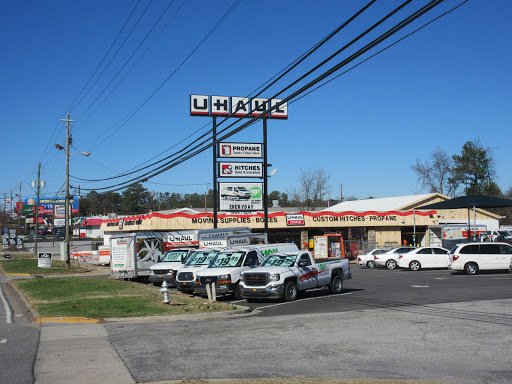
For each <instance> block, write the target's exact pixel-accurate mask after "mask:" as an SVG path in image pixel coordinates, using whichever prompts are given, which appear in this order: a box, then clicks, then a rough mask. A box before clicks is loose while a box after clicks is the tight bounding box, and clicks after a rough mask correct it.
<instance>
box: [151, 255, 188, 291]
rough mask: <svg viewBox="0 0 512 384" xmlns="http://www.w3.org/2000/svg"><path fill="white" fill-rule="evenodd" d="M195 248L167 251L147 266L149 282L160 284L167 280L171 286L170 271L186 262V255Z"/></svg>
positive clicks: (172, 283)
mask: <svg viewBox="0 0 512 384" xmlns="http://www.w3.org/2000/svg"><path fill="white" fill-rule="evenodd" d="M195 250H196V248H176V249H172V250H170V251H167V252H166V253H165V254H164V256H163V257H162V258H161V259H160V261H159V262H158V263H156V264H154V265H152V266H151V267H150V268H149V282H150V283H153V285H160V284H162V283H163V282H164V281H167V282H168V283H169V284H170V285H171V286H174V285H175V281H174V279H173V278H172V275H171V272H172V270H173V269H176V268H178V267H180V266H182V265H183V264H185V263H186V262H187V259H188V257H189V256H190V255H191V254H192V252H194V251H195Z"/></svg>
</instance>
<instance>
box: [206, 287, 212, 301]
mask: <svg viewBox="0 0 512 384" xmlns="http://www.w3.org/2000/svg"><path fill="white" fill-rule="evenodd" d="M206 294H207V295H208V301H209V302H210V303H211V302H212V292H211V291H210V284H206Z"/></svg>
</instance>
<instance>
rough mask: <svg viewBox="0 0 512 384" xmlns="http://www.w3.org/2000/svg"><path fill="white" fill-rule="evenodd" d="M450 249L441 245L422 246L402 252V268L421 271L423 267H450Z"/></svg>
mask: <svg viewBox="0 0 512 384" xmlns="http://www.w3.org/2000/svg"><path fill="white" fill-rule="evenodd" d="M449 252H450V251H449V250H448V249H445V248H441V247H420V248H416V249H414V250H412V251H411V252H407V253H405V254H401V255H400V256H399V258H398V266H399V267H400V268H409V269H410V270H412V271H419V270H420V269H422V268H448V265H449V264H450V258H449V256H448V253H449Z"/></svg>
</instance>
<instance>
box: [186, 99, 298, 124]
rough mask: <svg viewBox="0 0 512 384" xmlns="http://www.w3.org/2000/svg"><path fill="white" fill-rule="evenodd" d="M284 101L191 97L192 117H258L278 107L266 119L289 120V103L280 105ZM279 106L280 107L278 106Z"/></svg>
mask: <svg viewBox="0 0 512 384" xmlns="http://www.w3.org/2000/svg"><path fill="white" fill-rule="evenodd" d="M281 101H283V100H282V99H265V98H262V97H253V98H248V97H234V96H233V97H230V96H208V95H190V115H191V116H232V117H249V118H252V117H256V116H259V115H260V114H261V113H263V112H265V111H266V110H267V109H269V108H273V107H276V108H275V109H273V110H272V111H271V112H270V113H267V114H266V115H265V117H267V118H270V119H287V118H288V103H282V104H280V105H279V103H280V102H281ZM278 105H279V106H278Z"/></svg>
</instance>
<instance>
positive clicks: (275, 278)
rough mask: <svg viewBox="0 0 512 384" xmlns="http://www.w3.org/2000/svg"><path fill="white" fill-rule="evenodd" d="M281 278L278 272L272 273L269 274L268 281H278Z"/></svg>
mask: <svg viewBox="0 0 512 384" xmlns="http://www.w3.org/2000/svg"><path fill="white" fill-rule="evenodd" d="M280 279H281V276H279V273H274V274H272V275H270V281H279V280H280Z"/></svg>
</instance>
